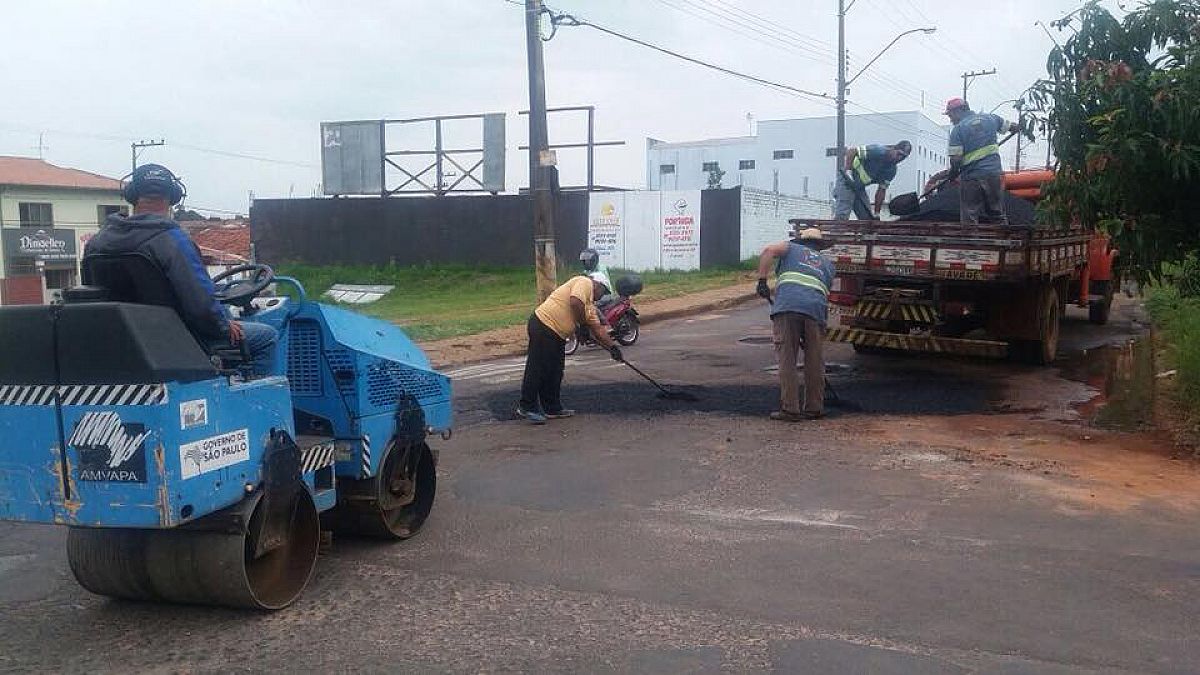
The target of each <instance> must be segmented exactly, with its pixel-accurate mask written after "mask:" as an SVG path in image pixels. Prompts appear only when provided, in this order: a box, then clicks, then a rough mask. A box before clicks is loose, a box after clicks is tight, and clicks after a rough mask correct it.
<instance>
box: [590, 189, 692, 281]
mask: <svg viewBox="0 0 1200 675" xmlns="http://www.w3.org/2000/svg"><path fill="white" fill-rule="evenodd" d="M588 246H589V247H591V248H593V249H595V250H596V252H597V253H599V254H600V260H601V261H602V262H603V263H604V264H605V265H606V266H608V267H616V268H620V269H627V270H632V271H635V272H644V271H647V270H654V269H673V270H694V269H699V268H700V191H699V190H684V191H674V192H597V193H593V194H592V195H591V197H590V198H589V200H588Z"/></svg>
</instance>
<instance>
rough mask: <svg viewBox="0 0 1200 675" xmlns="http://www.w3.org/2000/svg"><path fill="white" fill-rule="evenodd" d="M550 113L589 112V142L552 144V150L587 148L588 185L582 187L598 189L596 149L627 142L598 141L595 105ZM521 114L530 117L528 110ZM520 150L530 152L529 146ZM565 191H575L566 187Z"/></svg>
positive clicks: (571, 107) (559, 109) (555, 109)
mask: <svg viewBox="0 0 1200 675" xmlns="http://www.w3.org/2000/svg"><path fill="white" fill-rule="evenodd" d="M546 112H548V113H570V112H587V142H585V143H551V144H550V146H549V147H550V149H551V150H563V149H572V148H587V185H585V186H582V187H584V188H585V189H586V190H587V191H588V192H591V191H593V190H594V189H595V188H596V148H597V147H602V146H612V145H625V141H597V140H596V106H594V105H568V106H560V107H557V108H546ZM519 114H521V115H528V114H529V111H528V110H522V111H521V112H520V113H519ZM517 149H518V150H525V151H526V152H528V151H529V146H528V145H522V146H520V147H518V148H517ZM561 189H564V190H571V189H575V188H572V187H566V186H564V187H563V188H561Z"/></svg>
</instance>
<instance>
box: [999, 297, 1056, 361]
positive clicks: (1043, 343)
mask: <svg viewBox="0 0 1200 675" xmlns="http://www.w3.org/2000/svg"><path fill="white" fill-rule="evenodd" d="M1060 307H1061V305H1060V304H1059V302H1058V291H1057V290H1055V288H1054V286H1051V285H1046V286H1043V287H1042V288H1041V289H1040V290H1039V291H1038V305H1037V310H1038V312H1037V322H1038V336H1039V337H1038V339H1036V340H1017V341H1014V342H1012V343H1011V344H1010V345H1009V351H1010V352H1012V354H1013V356H1015V357H1016V358H1017V359H1018V360H1020V361H1023V362H1025V363H1030V364H1033V365H1036V366H1044V365H1047V364H1049V363H1051V362H1053V361H1054V358H1055V357H1056V356H1058V333H1059V319H1060V318H1061V317H1062V313H1061V311H1060Z"/></svg>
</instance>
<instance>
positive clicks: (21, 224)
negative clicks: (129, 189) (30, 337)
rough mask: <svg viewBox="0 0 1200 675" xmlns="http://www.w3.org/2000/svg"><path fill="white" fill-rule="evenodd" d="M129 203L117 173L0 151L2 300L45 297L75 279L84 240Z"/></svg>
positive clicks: (21, 301) (42, 299) (11, 301)
mask: <svg viewBox="0 0 1200 675" xmlns="http://www.w3.org/2000/svg"><path fill="white" fill-rule="evenodd" d="M128 208H129V207H128V205H127V204H126V203H125V202H124V200H123V199H122V198H121V181H120V180H118V179H116V178H109V177H107V176H101V175H99V174H94V173H90V172H88V171H81V170H79V169H71V168H67V167H61V166H56V165H54V164H51V163H49V162H47V161H45V160H41V159H37V158H34V157H7V156H0V303H2V304H40V303H44V302H49V301H51V300H52V299H53V298H54V297H55V296H57V295H58V293H59V292H60V291H61V290H62V289H64V288H70V287H71V286H74V285H76V284H78V283H79V259H80V257H81V256H82V255H83V245H84V244H85V243H86V242H87V240H88V239H90V238H91V237H92V235H93V234H95V233H96V232H97V231H99V229H100V226H101V225H102V224H103V222H104V220H105V218H107V217H108V214H110V213H116V212H125V213H127V212H128Z"/></svg>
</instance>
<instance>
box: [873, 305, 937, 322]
mask: <svg viewBox="0 0 1200 675" xmlns="http://www.w3.org/2000/svg"><path fill="white" fill-rule="evenodd" d="M854 315H855V316H861V317H864V318H867V319H899V320H901V321H915V322H918V323H936V322H937V312H936V311H935V310H934V309H933V308H932V307H930V306H929V305H905V304H895V305H893V304H891V303H889V302H873V301H869V300H863V301H860V302H859V303H858V304H856V305H855V306H854Z"/></svg>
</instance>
